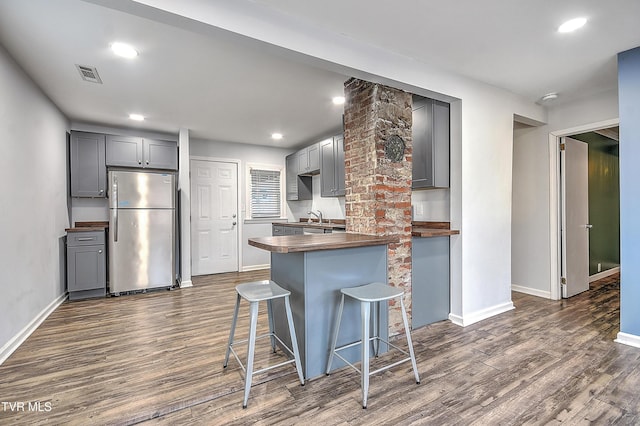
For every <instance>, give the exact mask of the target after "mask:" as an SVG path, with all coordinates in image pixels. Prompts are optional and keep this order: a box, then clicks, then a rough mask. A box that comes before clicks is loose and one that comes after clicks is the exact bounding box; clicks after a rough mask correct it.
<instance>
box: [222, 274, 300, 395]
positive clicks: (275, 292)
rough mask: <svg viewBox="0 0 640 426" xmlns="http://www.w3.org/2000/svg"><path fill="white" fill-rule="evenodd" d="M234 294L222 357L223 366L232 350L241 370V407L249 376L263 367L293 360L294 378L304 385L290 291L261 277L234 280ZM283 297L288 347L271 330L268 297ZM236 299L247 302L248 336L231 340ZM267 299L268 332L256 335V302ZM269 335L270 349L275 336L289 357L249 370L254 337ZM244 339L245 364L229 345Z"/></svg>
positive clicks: (271, 321) (253, 354)
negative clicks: (251, 280)
mask: <svg viewBox="0 0 640 426" xmlns="http://www.w3.org/2000/svg"><path fill="white" fill-rule="evenodd" d="M236 292H237V294H238V295H237V298H236V307H235V310H234V313H233V322H232V323H231V331H230V332H229V343H228V344H227V353H226V355H225V358H224V367H225V368H226V367H227V365H228V363H229V355H230V354H233V356H234V357H235V358H236V360H237V361H238V364H240V368H242V371H244V383H245V384H244V400H243V403H242V408H247V401H248V400H249V392H250V390H251V381H252V377H253V376H254V375H255V374H259V373H262V372H265V371H267V370H271V369H273V368H277V367H280V366H283V365H286V364H291V363H295V366H296V371H297V372H298V378H299V379H300V384H301V385H302V386H304V376H303V374H302V366H301V364H300V353H299V352H298V341H297V340H296V331H295V328H294V326H293V316H292V315H291V305H290V304H289V296H290V295H291V292H290V291H288V290H285V289H283V288H282V287H280V286H279V285H278V284H276V283H275V282H273V281H271V280H264V281H254V282H250V283H243V284H238V285H237V286H236ZM280 298H283V299H284V307H285V311H286V314H287V322H288V325H289V337H290V338H291V346H292V347H293V348H289V347H288V346H287V345H286V344H285V343H284V342H283V341H282V340H281V339H280V338H279V337H278V336H277V335H276V333H275V332H274V326H273V313H272V308H271V301H272V300H274V299H280ZM240 299H244V300H246V301H247V302H249V338H248V339H242V340H234V335H235V331H236V323H237V321H238V311H239V309H240ZM264 301H266V302H267V314H268V317H269V333H267V334H262V335H260V336H256V329H257V323H258V306H259V303H260V302H264ZM265 337H270V338H271V347H272V349H273V352H274V353H275V352H276V340H277V341H278V342H279V343H280V346H281V347H282V348H283V349H285V350H286V352H288V355H290V356H292V357H293V359H289V360H287V361H283V362H281V363H278V364H275V365H271V366H269V367H265V368H263V369H260V370H257V371H253V359H254V356H255V345H256V340H258V339H261V338H265ZM244 342H248V345H247V365H246V367H245V366H244V365H243V364H242V361H241V360H240V358H239V357H238V354H237V353H236V351H235V350H234V348H233V346H234V345H235V344H238V343H244Z"/></svg>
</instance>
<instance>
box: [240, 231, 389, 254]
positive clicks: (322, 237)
mask: <svg viewBox="0 0 640 426" xmlns="http://www.w3.org/2000/svg"><path fill="white" fill-rule="evenodd" d="M398 241H399V238H398V237H395V236H391V235H390V236H385V237H379V236H376V235H365V234H354V233H348V232H339V233H335V234H334V233H331V234H312V235H283V236H279V237H259V238H249V245H250V246H253V247H257V248H261V249H263V250H267V251H271V252H274V253H296V252H306V251H317V250H336V249H343V248H353V247H366V246H378V245H383V244H389V243H397V242H398Z"/></svg>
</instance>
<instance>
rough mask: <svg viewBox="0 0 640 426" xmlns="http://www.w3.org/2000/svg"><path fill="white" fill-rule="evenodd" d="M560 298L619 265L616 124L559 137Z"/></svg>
mask: <svg viewBox="0 0 640 426" xmlns="http://www.w3.org/2000/svg"><path fill="white" fill-rule="evenodd" d="M558 140H559V144H558V150H559V160H560V161H559V177H560V179H559V183H560V185H559V192H558V193H559V203H558V204H559V210H560V214H559V219H560V220H559V234H560V238H559V241H560V242H559V244H560V250H559V254H560V256H559V260H560V274H561V278H560V289H561V292H560V294H561V297H563V298H567V297H571V296H573V295H576V294H578V293H581V292H583V291H587V290H589V287H590V283H591V282H593V281H596V280H598V279H602V278H605V277H607V276H609V275H612V274H615V273H617V272H619V270H620V189H619V188H620V184H619V154H618V153H619V136H618V127H617V126H611V127H606V128H601V129H594V130H589V131H584V132H576V133H572V134H568V135H565V136H561V137H559V138H558Z"/></svg>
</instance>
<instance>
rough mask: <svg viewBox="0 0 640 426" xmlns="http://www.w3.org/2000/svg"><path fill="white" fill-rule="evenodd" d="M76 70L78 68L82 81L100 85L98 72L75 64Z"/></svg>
mask: <svg viewBox="0 0 640 426" xmlns="http://www.w3.org/2000/svg"><path fill="white" fill-rule="evenodd" d="M76 68H78V72H80V76H81V77H82V79H83V80H84V81H90V82H92V83H98V84H102V80H101V79H100V76H99V75H98V70H97V69H96V68H95V67H88V66H86V65H78V64H76Z"/></svg>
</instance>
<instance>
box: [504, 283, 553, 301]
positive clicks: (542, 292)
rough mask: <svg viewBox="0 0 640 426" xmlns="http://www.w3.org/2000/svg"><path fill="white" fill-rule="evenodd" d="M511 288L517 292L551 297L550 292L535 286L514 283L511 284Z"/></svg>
mask: <svg viewBox="0 0 640 426" xmlns="http://www.w3.org/2000/svg"><path fill="white" fill-rule="evenodd" d="M511 290H513V291H517V292H518V293H525V294H530V295H532V296H537V297H544V298H545V299H551V292H550V291H545V290H538V289H537V288H531V287H523V286H519V285H515V284H511Z"/></svg>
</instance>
